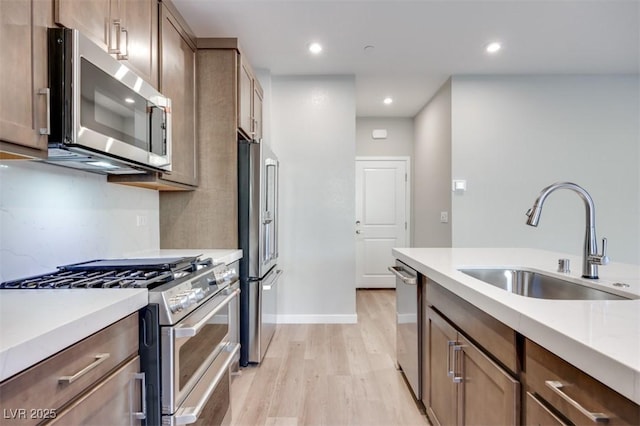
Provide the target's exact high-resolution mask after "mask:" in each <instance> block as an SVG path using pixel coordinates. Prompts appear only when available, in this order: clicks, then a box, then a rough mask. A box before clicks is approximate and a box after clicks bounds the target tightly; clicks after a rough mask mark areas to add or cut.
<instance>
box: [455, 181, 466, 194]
mask: <svg viewBox="0 0 640 426" xmlns="http://www.w3.org/2000/svg"><path fill="white" fill-rule="evenodd" d="M451 189H452V191H453V192H464V191H466V190H467V181H466V180H464V179H454V180H453V185H452V187H451Z"/></svg>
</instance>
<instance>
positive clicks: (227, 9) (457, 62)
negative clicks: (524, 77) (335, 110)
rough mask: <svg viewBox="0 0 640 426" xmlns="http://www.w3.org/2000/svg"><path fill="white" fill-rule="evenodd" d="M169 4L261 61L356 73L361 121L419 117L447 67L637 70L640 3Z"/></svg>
mask: <svg viewBox="0 0 640 426" xmlns="http://www.w3.org/2000/svg"><path fill="white" fill-rule="evenodd" d="M173 3H174V4H175V6H176V7H177V8H178V10H179V11H180V13H181V14H182V15H183V17H184V18H185V20H186V21H187V22H188V24H189V26H190V27H191V29H192V30H193V32H194V33H195V35H196V36H197V37H238V38H239V40H240V45H241V46H242V48H243V51H244V52H245V53H246V54H247V56H248V57H249V60H250V62H251V64H252V65H253V67H254V68H263V69H267V70H269V71H270V72H271V74H272V75H300V74H303V75H323V74H350V75H355V78H356V93H357V101H356V102H357V103H356V108H357V115H358V116H359V117H413V116H414V115H415V114H416V113H417V112H418V111H419V110H420V109H421V108H422V106H424V105H425V104H426V102H427V101H428V100H429V99H430V98H431V96H433V94H434V93H435V92H436V91H437V89H438V88H439V87H440V85H441V84H442V83H443V82H444V81H445V80H446V79H447V78H448V77H449V76H450V75H461V74H532V73H535V74H549V73H550V74H567V73H579V74H593V73H596V74H600V73H634V74H637V73H639V72H640V31H639V27H640V0H579V1H570V0H536V1H525V0H494V1H488V0H469V1H460V0H421V1H417V0H416V1H406V0H395V1H393V0H392V1H379V0H373V1H366V0H356V1H335V0H320V1H317V0H291V1H275V0H261V1H248V0H173ZM494 40H497V41H500V42H502V44H503V49H502V50H501V51H500V52H499V53H498V54H497V55H493V56H490V55H488V54H486V53H485V51H484V47H485V46H486V44H487V43H489V42H490V41H494ZM312 41H319V42H321V43H322V44H323V46H324V50H323V52H322V53H321V54H320V55H319V56H312V55H311V54H310V53H309V52H308V50H307V47H308V44H309V43H310V42H312ZM367 45H372V46H374V47H375V48H374V49H373V50H372V51H367V52H365V50H364V47H365V46H367ZM385 96H392V97H393V99H394V102H393V104H391V105H389V106H387V105H383V104H382V99H383V98H384V97H385Z"/></svg>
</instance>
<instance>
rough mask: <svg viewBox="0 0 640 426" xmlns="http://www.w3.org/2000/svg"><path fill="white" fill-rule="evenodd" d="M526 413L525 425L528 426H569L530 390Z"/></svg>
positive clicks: (526, 402)
mask: <svg viewBox="0 0 640 426" xmlns="http://www.w3.org/2000/svg"><path fill="white" fill-rule="evenodd" d="M524 409H525V413H526V418H525V421H524V424H525V425H528V426H567V423H565V422H563V421H562V420H560V418H558V416H556V415H555V414H553V413H552V412H551V411H550V410H549V409H548V408H547V407H545V406H544V405H542V403H541V402H540V401H539V400H538V398H536V397H535V396H533V395H532V394H531V393H530V392H527V398H526V401H525V408H524Z"/></svg>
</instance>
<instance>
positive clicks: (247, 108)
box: [238, 55, 254, 139]
mask: <svg viewBox="0 0 640 426" xmlns="http://www.w3.org/2000/svg"><path fill="white" fill-rule="evenodd" d="M238 61H239V62H240V66H239V67H238V86H239V87H238V129H239V130H240V131H242V132H244V133H245V135H246V136H248V137H249V138H250V139H253V138H254V134H253V109H252V105H251V100H252V98H253V74H252V73H251V70H250V68H249V64H248V63H247V62H246V61H243V60H242V56H240V55H238Z"/></svg>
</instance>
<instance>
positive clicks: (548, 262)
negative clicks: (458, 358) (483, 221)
mask: <svg viewBox="0 0 640 426" xmlns="http://www.w3.org/2000/svg"><path fill="white" fill-rule="evenodd" d="M393 255H394V257H395V258H397V259H399V260H401V261H402V262H404V263H406V264H407V265H409V266H411V267H412V268H414V269H416V270H418V271H419V272H421V273H422V274H424V275H426V276H428V277H429V278H431V279H432V280H434V281H436V282H437V283H439V284H440V285H442V286H443V287H445V288H447V289H448V290H450V291H452V292H453V293H455V294H457V295H458V296H460V297H462V298H463V299H465V300H467V301H468V302H470V303H472V304H473V305H475V306H476V307H478V308H480V309H482V310H483V311H485V312H487V313H488V314H490V315H491V316H493V317H494V318H496V319H498V320H499V321H501V322H503V323H504V324H506V325H508V326H509V327H511V328H512V329H514V330H516V331H517V332H519V333H520V334H522V335H524V336H526V337H527V338H529V339H530V340H533V341H534V342H536V343H538V344H540V345H541V346H543V347H545V348H547V349H548V350H549V351H551V352H553V353H555V354H556V355H558V356H559V357H561V358H563V359H565V360H566V361H567V362H569V363H571V364H573V365H574V366H576V367H578V368H579V369H581V370H583V371H585V372H586V373H588V374H589V375H591V376H593V377H595V378H596V379H598V380H599V381H601V382H602V383H604V384H606V385H607V386H609V387H611V388H612V389H614V390H616V391H617V392H619V393H620V394H622V395H624V396H626V397H627V398H629V399H631V400H632V401H634V402H635V403H637V404H640V299H636V300H598V301H593V300H591V301H581V300H543V299H535V298H529V297H524V296H519V295H516V294H513V293H510V292H507V291H505V290H502V289H500V288H497V287H494V286H492V285H490V284H487V283H484V282H482V281H479V280H477V279H475V278H472V277H470V276H468V275H466V274H463V273H462V272H460V271H458V269H462V268H470V267H489V266H491V267H515V268H526V269H529V270H534V271H539V272H544V273H546V274H548V275H555V276H560V277H562V278H565V279H569V280H570V281H574V282H578V283H581V284H584V285H587V286H591V287H595V288H600V289H603V290H606V291H609V292H613V293H618V294H621V295H626V296H631V297H639V296H640V266H637V265H627V264H621V263H615V262H612V263H610V264H609V265H607V266H600V267H599V276H600V279H598V280H586V279H583V278H581V277H580V273H581V265H582V259H581V257H578V256H571V255H567V254H562V253H554V252H548V251H542V250H533V249H513V248H509V249H486V248H396V249H393ZM559 258H568V259H570V260H571V269H572V272H571V273H570V274H560V273H558V272H556V268H557V265H558V259H559ZM614 283H625V284H628V285H629V287H628V288H625V290H624V291H620V290H619V289H618V287H615V286H613V284H614Z"/></svg>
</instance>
